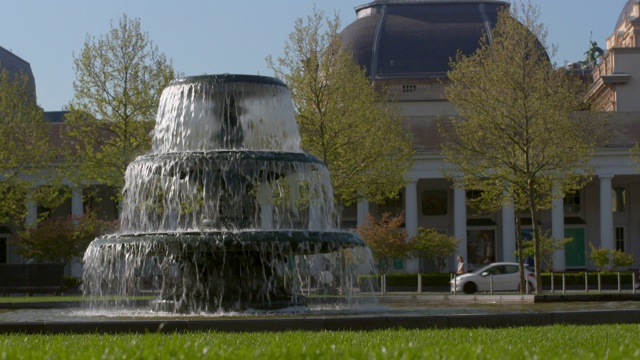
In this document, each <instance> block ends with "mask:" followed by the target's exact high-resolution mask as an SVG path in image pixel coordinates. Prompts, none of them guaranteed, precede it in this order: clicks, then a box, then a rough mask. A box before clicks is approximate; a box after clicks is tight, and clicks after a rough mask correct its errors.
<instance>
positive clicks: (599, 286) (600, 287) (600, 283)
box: [598, 273, 602, 292]
mask: <svg viewBox="0 0 640 360" xmlns="http://www.w3.org/2000/svg"><path fill="white" fill-rule="evenodd" d="M598 292H602V282H601V281H600V273H598Z"/></svg>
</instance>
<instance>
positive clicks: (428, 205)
mask: <svg viewBox="0 0 640 360" xmlns="http://www.w3.org/2000/svg"><path fill="white" fill-rule="evenodd" d="M447 211H448V209H447V191H446V190H425V191H424V192H422V214H423V215H427V216H434V215H447Z"/></svg>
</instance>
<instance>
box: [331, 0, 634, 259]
mask: <svg viewBox="0 0 640 360" xmlns="http://www.w3.org/2000/svg"><path fill="white" fill-rule="evenodd" d="M639 1H640V0H629V1H628V3H627V4H626V5H625V7H624V8H623V9H621V14H620V19H619V20H618V22H617V24H611V25H612V28H613V33H612V35H611V37H609V39H608V40H607V50H606V52H605V54H604V56H603V57H602V58H601V59H599V62H598V63H597V64H596V65H595V66H591V67H587V68H583V67H582V66H580V65H575V64H573V65H572V66H570V67H568V69H567V71H568V72H574V73H577V74H578V75H581V76H582V77H583V78H584V79H586V81H588V82H589V83H590V84H591V88H590V91H589V93H588V99H587V100H589V101H592V102H594V103H595V104H596V105H597V109H598V110H599V111H603V112H608V113H607V115H608V125H607V128H608V130H609V134H610V136H611V138H610V140H609V142H608V143H607V144H606V146H604V147H603V148H601V149H598V151H597V153H596V155H595V156H594V158H593V159H592V162H593V164H594V165H595V167H596V171H595V176H594V177H593V180H592V181H591V182H590V183H588V184H587V185H586V186H585V187H584V188H583V189H581V190H580V191H579V192H577V193H576V194H574V195H569V196H566V197H565V198H564V199H558V200H556V201H555V202H554V204H553V207H552V209H551V210H549V211H544V212H542V213H541V217H540V220H539V221H540V222H541V224H540V225H541V226H542V227H543V228H544V229H547V230H549V231H550V233H551V235H552V237H554V238H565V237H572V238H574V241H572V242H570V243H568V244H567V245H566V246H565V248H564V250H561V251H558V252H556V254H555V256H554V269H553V270H555V271H565V270H566V271H571V270H584V269H594V268H595V266H594V265H593V264H592V263H591V262H590V258H589V251H590V250H589V246H588V245H589V243H592V244H593V245H594V246H595V247H596V248H599V247H604V248H609V249H619V250H621V251H624V252H626V253H631V254H633V255H634V257H635V259H636V263H634V264H633V265H632V267H633V268H638V267H639V264H640V175H639V171H640V166H639V165H638V164H636V163H635V162H634V161H633V160H632V157H631V153H630V149H631V148H632V147H633V146H634V145H635V144H636V143H637V142H638V140H640V101H638V96H639V95H638V94H640V91H639V90H640V89H639V88H638V87H640V82H638V78H639V77H640V61H638V60H639V59H640V45H639V43H640V40H636V34H637V33H639V31H640V18H639V16H640V4H638V2H639ZM508 5H509V2H508V1H496V0H484V1H483V0H449V1H444V0H375V1H373V2H370V3H368V4H365V5H361V6H358V7H356V9H355V10H356V15H357V18H356V20H354V21H353V22H352V23H350V24H349V25H347V26H346V27H345V28H344V29H343V31H342V33H341V34H342V36H343V40H344V42H345V44H346V45H347V46H349V47H350V48H351V49H352V51H353V55H354V59H355V60H356V61H357V62H358V63H359V64H360V65H361V66H362V67H363V68H365V69H366V71H367V74H368V75H369V76H370V77H371V79H372V81H373V83H374V86H375V87H381V86H384V87H386V88H388V89H390V90H391V92H392V95H393V96H394V97H395V98H396V100H397V101H398V104H399V106H400V108H401V112H402V115H403V117H404V124H405V127H406V128H407V129H409V130H410V131H411V133H412V134H413V141H414V148H415V151H416V155H415V159H414V165H413V167H412V169H411V170H410V171H409V173H408V183H407V185H406V187H405V188H404V189H403V190H402V191H401V192H400V198H399V200H398V201H392V202H389V203H386V204H371V203H368V202H367V201H362V202H360V203H359V204H358V205H357V206H356V207H354V208H351V209H347V210H346V211H345V212H344V220H345V225H347V226H348V225H354V224H356V223H357V224H360V223H362V222H364V219H365V218H366V215H367V214H369V213H372V214H378V215H379V214H381V213H383V212H388V211H389V212H394V213H399V212H402V211H404V214H405V226H406V230H407V232H408V233H409V236H411V235H414V234H416V233H417V232H418V229H419V227H428V228H435V229H437V230H439V231H442V232H444V233H447V234H449V235H452V236H454V237H455V238H457V239H460V240H461V242H460V246H459V249H458V252H459V254H461V255H462V256H463V257H464V258H465V259H467V263H468V264H470V265H471V266H474V265H476V266H477V265H480V264H483V263H486V262H491V261H515V260H516V257H515V255H514V253H515V250H516V229H515V218H516V216H520V217H521V223H522V225H523V229H522V232H523V235H524V237H525V238H527V237H528V236H530V233H531V227H530V225H531V219H530V218H529V215H528V214H515V213H514V211H513V209H512V208H510V207H507V206H505V207H504V208H503V209H502V211H500V212H497V213H494V214H476V213H475V211H474V210H473V209H472V208H470V207H468V206H467V199H468V198H469V197H472V196H474V194H473V193H472V192H468V191H465V190H464V189H462V188H454V187H453V186H452V183H451V182H450V181H449V180H447V179H446V178H445V177H444V176H443V171H442V170H443V169H446V168H447V164H446V163H445V162H444V159H443V157H442V155H441V154H440V148H439V144H440V141H441V139H440V138H439V134H438V130H437V127H436V122H437V120H438V118H439V117H441V116H443V115H445V116H456V115H457V112H456V110H455V108H454V106H453V105H452V104H451V103H449V102H448V101H447V100H446V99H445V98H444V97H443V85H442V80H445V79H446V72H447V70H448V69H449V59H450V58H453V57H454V56H455V54H456V52H457V51H458V50H460V51H462V52H463V53H465V54H471V53H473V51H475V50H476V49H477V47H478V42H479V40H480V38H481V36H482V35H483V33H484V32H485V31H486V32H488V33H489V35H490V33H491V29H492V28H493V26H494V25H495V23H496V19H497V14H498V11H499V10H500V9H501V8H503V7H504V6H508ZM614 25H615V27H614ZM454 266H455V265H454V261H453V258H452V259H451V261H449V264H448V267H449V269H448V270H450V271H454V270H455V268H454ZM428 270H429V269H428V265H427V264H426V263H422V262H421V261H418V260H408V261H400V260H398V261H395V262H394V271H399V272H417V271H428Z"/></svg>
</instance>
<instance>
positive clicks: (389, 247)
mask: <svg viewBox="0 0 640 360" xmlns="http://www.w3.org/2000/svg"><path fill="white" fill-rule="evenodd" d="M403 219H404V214H399V215H397V216H395V217H392V216H391V213H384V214H382V218H381V219H380V220H379V221H376V219H375V218H374V217H373V216H372V215H371V214H369V216H368V217H367V220H366V221H365V222H364V224H362V225H359V226H358V227H357V228H356V232H357V233H358V235H359V236H360V238H361V239H362V240H363V241H364V242H365V243H366V244H367V246H368V247H369V249H371V255H372V256H373V258H374V260H375V261H376V263H377V266H378V271H379V272H380V273H383V274H384V273H386V272H387V271H388V270H389V268H390V267H391V264H392V263H393V259H395V258H406V257H407V251H408V250H409V248H408V247H407V243H406V242H405V239H406V238H407V231H406V230H403V229H400V227H401V226H402V222H403Z"/></svg>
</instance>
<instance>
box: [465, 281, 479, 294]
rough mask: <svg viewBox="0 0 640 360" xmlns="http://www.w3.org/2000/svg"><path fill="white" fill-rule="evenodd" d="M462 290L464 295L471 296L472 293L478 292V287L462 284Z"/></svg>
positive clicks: (472, 284) (470, 283) (471, 284)
mask: <svg viewBox="0 0 640 360" xmlns="http://www.w3.org/2000/svg"><path fill="white" fill-rule="evenodd" d="M462 290H463V291H464V293H465V294H473V293H474V292H476V291H478V287H477V286H476V284H475V283H472V282H468V283H466V284H464V286H463V287H462Z"/></svg>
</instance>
